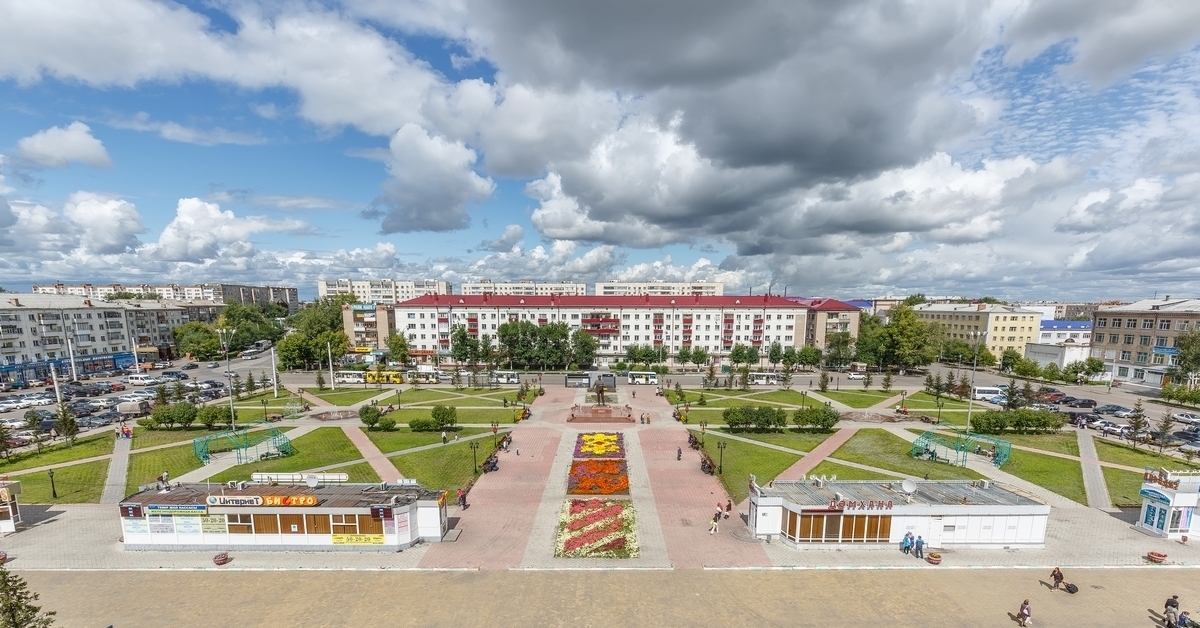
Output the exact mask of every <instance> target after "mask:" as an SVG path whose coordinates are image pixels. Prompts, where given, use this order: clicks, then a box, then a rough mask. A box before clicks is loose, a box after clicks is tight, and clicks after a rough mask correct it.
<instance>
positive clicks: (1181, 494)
mask: <svg viewBox="0 0 1200 628" xmlns="http://www.w3.org/2000/svg"><path fill="white" fill-rule="evenodd" d="M1138 494H1139V495H1140V496H1141V498H1142V512H1141V516H1139V517H1138V521H1137V524H1136V526H1135V527H1136V529H1138V530H1141V531H1142V532H1146V533H1148V534H1152V535H1155V536H1161V537H1164V538H1168V539H1176V540H1182V537H1183V536H1185V535H1189V534H1190V535H1196V534H1200V523H1198V522H1197V518H1196V517H1193V516H1192V515H1193V512H1194V511H1195V510H1196V506H1197V500H1198V499H1200V471H1196V470H1188V471H1168V470H1166V469H1154V468H1146V470H1145V471H1144V472H1143V473H1142V489H1141V490H1140V491H1139V492H1138Z"/></svg>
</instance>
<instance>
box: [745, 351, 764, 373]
mask: <svg viewBox="0 0 1200 628" xmlns="http://www.w3.org/2000/svg"><path fill="white" fill-rule="evenodd" d="M745 357H746V364H747V365H750V364H753V365H754V366H755V367H757V366H758V363H759V361H760V360H761V359H762V358H761V357H760V356H759V353H758V347H755V346H749V347H746V356H745ZM747 370H749V369H747Z"/></svg>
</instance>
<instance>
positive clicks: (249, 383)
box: [246, 372, 258, 392]
mask: <svg viewBox="0 0 1200 628" xmlns="http://www.w3.org/2000/svg"><path fill="white" fill-rule="evenodd" d="M256 390H258V382H256V381H254V373H252V372H248V373H246V391H247V392H254V391H256Z"/></svg>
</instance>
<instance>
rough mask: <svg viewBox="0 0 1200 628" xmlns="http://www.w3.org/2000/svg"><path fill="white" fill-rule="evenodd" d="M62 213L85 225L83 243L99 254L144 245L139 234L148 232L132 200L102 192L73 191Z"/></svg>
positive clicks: (109, 253)
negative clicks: (130, 201)
mask: <svg viewBox="0 0 1200 628" xmlns="http://www.w3.org/2000/svg"><path fill="white" fill-rule="evenodd" d="M63 214H64V215H65V216H66V217H67V218H68V219H70V220H71V221H72V222H74V223H75V224H77V225H79V226H80V227H82V228H83V235H82V237H81V238H80V242H79V244H80V246H81V247H82V248H84V249H85V250H87V251H89V252H92V253H96V254H100V255H111V254H116V253H124V252H126V251H131V250H135V249H137V248H138V247H139V246H141V242H140V241H139V240H138V237H137V236H138V234H140V233H145V232H146V228H145V227H143V226H142V222H141V218H142V217H141V215H140V214H139V213H138V211H137V208H136V207H134V206H133V204H132V203H129V202H128V201H125V200H122V199H118V198H111V197H108V196H104V195H101V194H93V193H90V192H76V193H74V194H72V195H71V196H70V197H69V198H68V199H67V203H66V205H64V206H63Z"/></svg>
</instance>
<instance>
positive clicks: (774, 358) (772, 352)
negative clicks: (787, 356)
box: [767, 342, 783, 371]
mask: <svg viewBox="0 0 1200 628" xmlns="http://www.w3.org/2000/svg"><path fill="white" fill-rule="evenodd" d="M782 361H783V345H781V344H779V343H778V342H772V343H771V348H769V349H767V362H770V363H771V370H772V371H775V370H778V369H779V363H780V362H782Z"/></svg>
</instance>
